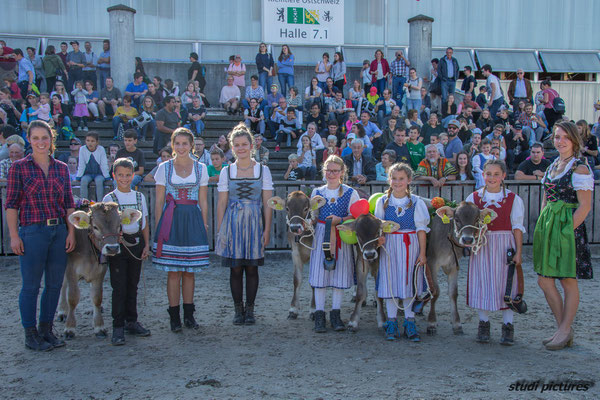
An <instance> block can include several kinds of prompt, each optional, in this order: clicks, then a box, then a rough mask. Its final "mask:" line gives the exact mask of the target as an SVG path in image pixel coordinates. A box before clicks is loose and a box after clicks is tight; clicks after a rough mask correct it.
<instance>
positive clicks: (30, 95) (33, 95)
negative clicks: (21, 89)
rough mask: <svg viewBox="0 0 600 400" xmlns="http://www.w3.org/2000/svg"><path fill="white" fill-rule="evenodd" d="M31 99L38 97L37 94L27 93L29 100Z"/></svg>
mask: <svg viewBox="0 0 600 400" xmlns="http://www.w3.org/2000/svg"><path fill="white" fill-rule="evenodd" d="M30 97H37V94H36V93H35V92H29V93H27V98H30Z"/></svg>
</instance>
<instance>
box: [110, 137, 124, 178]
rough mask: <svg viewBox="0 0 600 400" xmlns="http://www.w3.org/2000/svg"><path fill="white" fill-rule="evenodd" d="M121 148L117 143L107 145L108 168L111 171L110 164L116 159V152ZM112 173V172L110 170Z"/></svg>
mask: <svg viewBox="0 0 600 400" xmlns="http://www.w3.org/2000/svg"><path fill="white" fill-rule="evenodd" d="M119 150H121V146H119V145H118V144H117V143H111V144H109V145H108V170H109V171H112V166H113V163H114V162H115V160H116V159H117V153H118V152H119ZM111 174H112V172H111Z"/></svg>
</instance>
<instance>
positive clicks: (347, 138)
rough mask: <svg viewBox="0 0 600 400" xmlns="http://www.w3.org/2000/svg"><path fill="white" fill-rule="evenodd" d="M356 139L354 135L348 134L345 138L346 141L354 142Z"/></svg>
mask: <svg viewBox="0 0 600 400" xmlns="http://www.w3.org/2000/svg"><path fill="white" fill-rule="evenodd" d="M354 139H356V135H355V134H354V133H349V134H348V136H346V140H354Z"/></svg>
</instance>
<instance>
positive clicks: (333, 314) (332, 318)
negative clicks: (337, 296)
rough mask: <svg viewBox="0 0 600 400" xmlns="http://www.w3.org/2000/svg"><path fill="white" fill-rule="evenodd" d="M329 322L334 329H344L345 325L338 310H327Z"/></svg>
mask: <svg viewBox="0 0 600 400" xmlns="http://www.w3.org/2000/svg"><path fill="white" fill-rule="evenodd" d="M329 322H330V323H331V327H332V328H333V330H334V331H338V332H339V331H343V330H345V329H346V325H344V322H343V321H342V318H341V317H340V310H331V311H330V312H329Z"/></svg>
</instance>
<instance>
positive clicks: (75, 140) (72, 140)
mask: <svg viewBox="0 0 600 400" xmlns="http://www.w3.org/2000/svg"><path fill="white" fill-rule="evenodd" d="M73 142H75V143H77V144H79V145H80V144H81V139H79V138H77V137H74V138H72V139H71V141H70V142H69V144H73Z"/></svg>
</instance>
